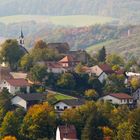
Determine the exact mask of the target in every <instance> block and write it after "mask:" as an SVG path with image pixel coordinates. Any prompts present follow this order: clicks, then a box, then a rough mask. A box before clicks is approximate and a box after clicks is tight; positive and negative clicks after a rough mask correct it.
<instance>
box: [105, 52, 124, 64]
mask: <svg viewBox="0 0 140 140" xmlns="http://www.w3.org/2000/svg"><path fill="white" fill-rule="evenodd" d="M106 63H107V64H109V65H110V66H114V65H118V66H122V65H124V60H123V58H122V57H120V56H118V55H116V54H110V55H108V56H107V57H106Z"/></svg>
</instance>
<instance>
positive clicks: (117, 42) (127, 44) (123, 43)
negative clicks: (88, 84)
mask: <svg viewBox="0 0 140 140" xmlns="http://www.w3.org/2000/svg"><path fill="white" fill-rule="evenodd" d="M139 31H140V28H139V29H138V30H137V32H136V33H132V34H131V35H130V36H129V37H123V38H120V39H113V40H107V41H104V42H102V43H99V44H96V45H93V46H90V47H88V48H87V51H88V52H89V53H90V54H94V53H97V51H98V50H99V49H100V48H101V47H102V46H105V47H106V49H107V53H116V54H119V55H122V56H125V57H126V58H131V57H133V56H137V57H139V56H140V38H139V36H140V32H139Z"/></svg>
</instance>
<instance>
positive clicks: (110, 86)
mask: <svg viewBox="0 0 140 140" xmlns="http://www.w3.org/2000/svg"><path fill="white" fill-rule="evenodd" d="M124 81H125V77H124V75H116V74H112V75H109V76H108V78H107V80H106V82H105V86H104V91H105V93H113V92H115V93H116V92H124V91H125V84H124Z"/></svg>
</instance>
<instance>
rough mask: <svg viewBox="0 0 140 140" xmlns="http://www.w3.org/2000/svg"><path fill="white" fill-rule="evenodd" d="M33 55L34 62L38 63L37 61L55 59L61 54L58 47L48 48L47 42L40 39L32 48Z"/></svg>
mask: <svg viewBox="0 0 140 140" xmlns="http://www.w3.org/2000/svg"><path fill="white" fill-rule="evenodd" d="M31 57H32V58H33V62H34V63H36V62H37V61H52V60H53V61H54V60H57V59H58V58H59V57H60V55H59V54H58V51H57V50H56V49H54V48H48V47H47V44H46V42H44V41H42V40H39V41H37V42H36V43H35V46H34V47H33V49H32V50H31Z"/></svg>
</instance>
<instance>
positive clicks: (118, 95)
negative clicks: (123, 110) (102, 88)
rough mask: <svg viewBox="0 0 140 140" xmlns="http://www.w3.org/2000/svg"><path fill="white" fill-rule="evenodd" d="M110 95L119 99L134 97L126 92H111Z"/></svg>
mask: <svg viewBox="0 0 140 140" xmlns="http://www.w3.org/2000/svg"><path fill="white" fill-rule="evenodd" d="M109 95H110V96H112V97H115V98H118V99H133V98H132V97H131V96H130V95H128V94H126V93H111V94H109Z"/></svg>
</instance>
